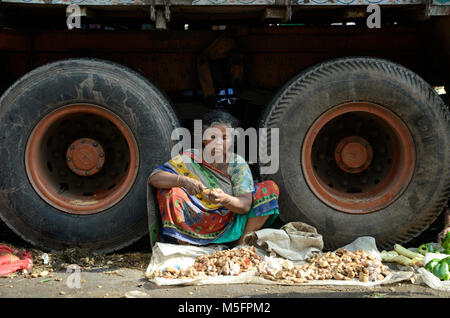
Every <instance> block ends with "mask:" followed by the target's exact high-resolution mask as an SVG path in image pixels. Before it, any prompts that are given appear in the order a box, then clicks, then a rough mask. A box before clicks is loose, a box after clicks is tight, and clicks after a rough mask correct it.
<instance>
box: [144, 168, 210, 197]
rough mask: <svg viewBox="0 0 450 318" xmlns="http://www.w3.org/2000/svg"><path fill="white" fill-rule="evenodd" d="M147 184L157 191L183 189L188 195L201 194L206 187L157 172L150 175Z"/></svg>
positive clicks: (182, 178)
mask: <svg viewBox="0 0 450 318" xmlns="http://www.w3.org/2000/svg"><path fill="white" fill-rule="evenodd" d="M148 182H149V183H150V184H151V185H152V186H154V187H155V188H158V189H170V188H175V187H184V188H186V190H187V192H188V193H189V194H190V195H195V194H198V193H201V192H202V191H203V190H205V189H206V187H205V186H204V185H203V184H202V183H201V182H200V181H198V180H195V179H192V178H189V177H185V176H180V175H175V174H173V173H170V172H167V171H159V172H157V173H155V174H154V175H152V176H151V177H150V179H149V180H148Z"/></svg>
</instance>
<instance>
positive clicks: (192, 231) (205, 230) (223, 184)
mask: <svg viewBox="0 0 450 318" xmlns="http://www.w3.org/2000/svg"><path fill="white" fill-rule="evenodd" d="M159 171H167V172H170V173H173V174H177V175H182V176H187V177H190V178H194V179H196V180H199V181H201V182H202V183H203V184H204V185H205V186H206V187H207V188H210V189H213V188H221V189H222V190H223V191H224V192H225V193H227V194H230V195H234V196H239V195H241V194H243V193H252V197H253V203H252V208H251V209H250V211H249V213H248V214H235V213H233V212H231V211H229V210H228V209H227V208H225V207H224V206H222V205H221V204H214V203H212V202H210V201H209V200H208V197H207V196H206V195H203V194H197V195H195V196H193V195H190V194H189V193H188V192H187V191H186V189H184V188H178V187H175V188H171V189H158V190H157V200H158V207H159V212H160V217H161V234H162V235H163V236H169V237H172V238H175V239H178V240H181V241H185V242H188V243H191V244H194V245H207V244H211V243H217V244H218V243H227V242H232V241H235V240H237V239H239V238H240V237H241V235H242V233H243V232H244V228H245V224H246V223H247V219H248V218H249V217H256V216H265V215H270V217H269V219H268V220H267V221H266V224H265V225H270V224H271V223H272V222H273V221H274V220H275V218H276V217H277V215H278V214H279V211H278V196H279V190H278V186H277V185H276V184H275V182H273V181H263V182H259V183H257V184H255V185H254V184H253V178H252V174H251V171H250V168H249V166H248V164H247V163H246V162H245V160H244V159H243V158H242V157H240V156H239V155H237V154H233V155H232V158H231V161H230V163H229V164H228V169H227V172H226V173H224V172H222V171H219V170H217V169H215V168H214V167H212V166H211V165H209V164H208V163H206V162H205V161H202V160H201V159H200V157H199V152H198V151H197V150H194V149H189V150H188V151H186V152H184V153H182V154H181V155H177V156H175V157H174V158H172V159H171V160H169V161H168V162H166V163H164V164H162V165H160V166H159V167H157V168H156V169H155V170H154V171H153V172H152V173H151V175H150V176H152V175H153V174H155V173H157V172H159Z"/></svg>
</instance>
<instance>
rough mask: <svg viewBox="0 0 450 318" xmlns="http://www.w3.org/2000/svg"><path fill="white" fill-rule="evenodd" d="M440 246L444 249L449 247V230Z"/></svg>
mask: <svg viewBox="0 0 450 318" xmlns="http://www.w3.org/2000/svg"><path fill="white" fill-rule="evenodd" d="M441 245H442V247H443V248H444V250H447V249H450V232H447V235H446V236H445V239H444V240H443V241H442V244H441Z"/></svg>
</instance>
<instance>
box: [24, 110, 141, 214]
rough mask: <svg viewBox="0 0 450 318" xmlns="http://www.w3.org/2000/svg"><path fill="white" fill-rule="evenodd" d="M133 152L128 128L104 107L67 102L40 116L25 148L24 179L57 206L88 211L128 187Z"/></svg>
mask: <svg viewBox="0 0 450 318" xmlns="http://www.w3.org/2000/svg"><path fill="white" fill-rule="evenodd" d="M138 163H139V153H138V148H137V144H136V141H135V139H134V137H133V134H132V132H131V130H130V129H129V128H128V126H127V125H126V124H125V123H124V122H123V121H122V120H121V119H120V118H119V117H118V116H117V115H115V114H114V113H113V112H111V111H109V110H107V109H106V108H103V107H100V106H96V105H87V104H73V105H67V106H64V107H61V108H58V109H56V110H55V111H53V112H51V113H50V114H48V115H47V116H45V117H44V118H42V119H41V120H40V121H39V122H38V123H37V125H36V126H35V128H34V130H33V131H32V133H31V135H30V137H29V138H28V142H27V146H26V150H25V165H26V171H27V175H28V179H29V180H30V182H31V184H32V185H33V187H34V189H35V190H36V192H37V193H38V194H39V195H40V197H41V198H42V199H43V200H45V201H46V202H47V203H49V204H50V205H52V206H53V207H55V208H57V209H58V210H61V211H64V212H67V213H71V214H93V213H98V212H101V211H104V210H106V209H108V208H110V207H112V206H113V205H115V204H117V203H118V202H119V201H120V200H121V199H122V198H123V197H124V196H125V195H126V194H127V193H128V192H129V190H130V189H131V187H132V185H133V183H134V180H135V178H136V175H137V169H138Z"/></svg>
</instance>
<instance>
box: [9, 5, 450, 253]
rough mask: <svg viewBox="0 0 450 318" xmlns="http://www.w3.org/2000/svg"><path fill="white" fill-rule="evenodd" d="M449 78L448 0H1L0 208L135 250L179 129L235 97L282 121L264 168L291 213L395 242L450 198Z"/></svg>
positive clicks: (252, 118) (65, 237)
mask: <svg viewBox="0 0 450 318" xmlns="http://www.w3.org/2000/svg"><path fill="white" fill-rule="evenodd" d="M449 74H450V1H449V0H0V94H1V98H0V138H1V140H0V147H1V148H0V163H1V169H0V217H1V220H2V221H3V222H4V223H5V224H7V226H8V227H9V228H11V229H12V230H13V231H14V232H15V233H17V234H18V235H19V236H20V237H22V238H23V239H24V240H25V241H27V242H29V243H31V244H33V245H34V246H37V247H39V248H42V249H44V250H63V249H66V248H71V247H79V248H87V249H90V250H92V251H95V252H101V253H110V252H113V251H116V250H119V249H121V248H123V247H126V246H129V245H130V244H132V243H133V242H136V241H137V240H139V239H141V238H142V237H144V236H145V235H147V234H148V233H149V214H152V215H157V213H158V204H157V202H156V199H155V196H154V195H153V194H154V193H153V192H151V191H150V194H148V193H147V187H148V177H149V175H150V173H151V171H152V170H153V169H154V168H155V167H157V166H158V165H160V164H161V163H163V162H165V161H167V159H169V158H170V155H171V149H172V147H173V146H174V144H175V143H176V142H177V141H176V138H175V139H174V138H173V135H172V133H173V131H174V130H175V129H176V128H178V127H188V128H190V129H192V122H193V120H195V119H198V118H201V117H202V115H203V114H204V113H206V112H208V111H209V110H211V109H223V110H226V111H228V112H230V113H231V114H233V115H234V116H235V117H237V118H238V119H239V120H240V121H241V126H242V127H243V128H246V129H247V128H251V127H253V128H257V129H262V128H267V129H268V131H271V130H273V129H275V130H276V131H278V135H276V136H277V138H275V137H274V136H275V135H272V134H269V133H268V134H267V135H266V136H265V137H264V138H263V139H264V141H265V143H264V145H265V146H261V149H262V148H264V149H262V150H264V151H269V152H270V149H275V147H274V146H275V145H276V149H277V150H278V151H279V154H280V155H279V165H278V169H277V170H276V171H275V172H273V173H270V174H265V173H263V168H264V167H266V166H267V165H268V164H270V163H268V162H266V161H264V162H263V161H261V162H256V163H255V162H252V163H251V168H252V172H253V174H254V178H255V180H264V179H271V180H274V181H275V182H276V184H277V185H278V187H279V190H280V196H279V207H280V218H281V220H282V221H283V222H291V221H300V222H305V223H308V224H310V225H313V226H314V227H316V228H317V230H318V232H319V233H321V234H322V235H323V238H324V243H325V247H326V248H327V249H333V248H337V247H339V246H342V245H344V244H347V243H349V242H351V241H352V240H354V239H355V238H357V237H360V236H372V237H374V238H375V239H376V242H377V244H378V246H379V247H380V248H385V249H387V248H390V247H391V246H393V245H394V244H395V243H405V242H408V241H411V240H412V239H413V238H415V237H417V236H418V235H420V234H421V233H422V232H424V231H425V230H426V229H427V228H428V227H429V226H430V224H432V223H433V222H434V221H435V220H436V218H437V217H438V215H439V214H440V213H441V212H442V210H443V207H444V206H445V205H446V203H447V201H448V198H449V194H450V164H449V163H450V125H449V119H450V114H449V109H448V105H449V104H450V99H449V94H450V75H449ZM258 131H259V130H258ZM264 151H263V152H264ZM152 193H153V194H152ZM147 196H148V197H147Z"/></svg>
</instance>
